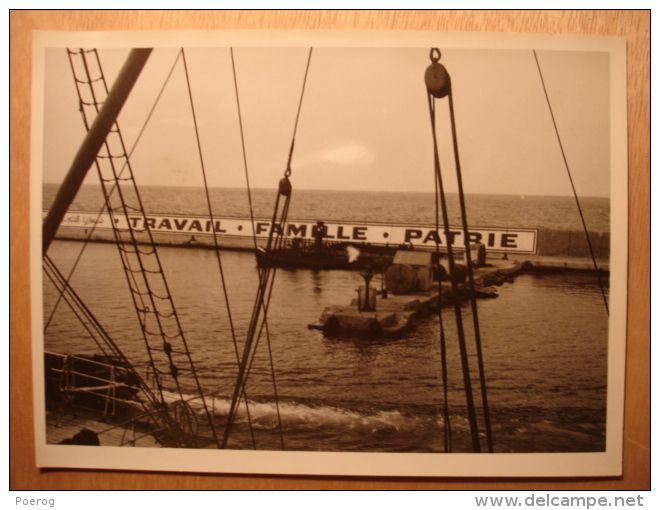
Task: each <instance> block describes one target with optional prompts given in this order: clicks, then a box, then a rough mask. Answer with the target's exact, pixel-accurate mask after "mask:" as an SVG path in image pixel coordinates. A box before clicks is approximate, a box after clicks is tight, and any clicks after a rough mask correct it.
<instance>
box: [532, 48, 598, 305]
mask: <svg viewBox="0 0 660 510" xmlns="http://www.w3.org/2000/svg"><path fill="white" fill-rule="evenodd" d="M533 52H534V60H536V67H537V68H538V70H539V76H540V77H541V85H543V93H544V94H545V100H546V102H547V103H548V110H550V117H551V118H552V125H553V126H554V128H555V134H556V135H557V141H558V142H559V149H560V150H561V156H562V158H563V159H564V166H565V167H566V173H567V174H568V180H569V181H570V183H571V188H572V190H573V196H574V197H575V204H576V205H577V209H578V212H579V213H580V220H582V228H583V229H584V235H585V236H586V239H587V244H588V245H589V253H590V254H591V260H592V262H593V264H594V269H595V271H596V277H597V278H598V285H599V286H600V292H601V294H602V295H603V302H604V303H605V311H606V312H607V315H608V317H609V315H610V309H609V306H608V304H607V296H606V294H605V285H604V284H603V282H602V280H601V277H600V269H599V268H598V263H597V262H596V255H595V253H594V248H593V246H592V244H591V237H590V236H589V230H588V229H587V222H586V221H585V219H584V214H583V213H582V207H580V199H579V198H578V194H577V190H576V189H575V184H574V182H573V176H572V175H571V170H570V168H569V167H568V160H567V159H566V153H565V152H564V145H563V144H562V142H561V137H560V136H559V129H558V128H557V121H556V120H555V115H554V113H553V111H552V105H551V104H550V97H549V96H548V90H547V89H546V87H545V80H544V79H543V73H542V72H541V65H540V64H539V57H538V55H537V54H536V50H533Z"/></svg>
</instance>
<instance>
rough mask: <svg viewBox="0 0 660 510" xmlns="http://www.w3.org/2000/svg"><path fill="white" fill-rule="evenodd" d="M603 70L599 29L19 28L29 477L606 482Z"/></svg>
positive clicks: (611, 418) (615, 217) (614, 233)
mask: <svg viewBox="0 0 660 510" xmlns="http://www.w3.org/2000/svg"><path fill="white" fill-rule="evenodd" d="M625 65H626V60H625V40H623V39H619V38H606V37H578V36H575V37H573V36H566V37H562V36H542V35H539V36H532V35H527V36H523V35H513V34H511V35H507V36H504V35H503V34H500V35H498V36H492V37H491V36H489V35H488V34H480V35H478V36H477V35H475V34H468V33H463V34H451V33H439V32H438V33H436V32H416V33H414V34H413V33H407V32H399V33H370V34H368V35H366V34H365V33H362V32H351V33H344V32H322V31H321V32H315V33H313V34H311V33H306V32H300V33H295V32H286V31H282V32H276V31H275V32H267V31H263V32H258V33H255V32H251V33H247V32H218V33H194V32H186V33H177V32H171V33H170V32H159V33H150V32H144V33H140V32H129V33H125V34H121V33H116V32H106V33H100V34H93V35H92V34H91V33H76V32H61V33H54V32H42V33H37V34H36V36H35V44H34V68H33V76H34V78H33V79H34V84H33V101H34V104H35V108H34V110H33V117H32V119H33V132H32V151H33V152H32V163H31V164H32V174H31V175H32V179H31V186H32V189H31V193H32V195H31V197H32V203H31V208H32V209H31V212H32V222H33V223H32V226H33V232H32V237H31V242H32V246H31V249H32V252H31V255H32V259H31V263H32V269H33V276H32V277H33V283H34V284H35V285H33V304H34V305H33V318H32V323H33V357H34V359H33V366H34V372H35V375H34V377H35V385H34V387H35V429H36V431H37V438H36V441H37V463H38V464H37V465H38V466H40V467H89V468H109V469H143V470H148V469H151V470H154V469H157V470H176V471H198V472H200V471H201V472H203V471H209V472H242V473H246V472H248V473H282V474H290V473H296V474H346V475H397V476H441V475H443V476H457V475H461V476H487V475H494V474H497V475H498V476H526V475H535V476H558V475H562V476H564V475H568V476H597V475H600V476H604V475H617V474H620V470H621V458H622V451H621V450H622V445H621V442H622V428H623V389H624V388H623V385H624V380H623V374H624V362H625V359H624V358H625V316H626V315H625V314H626V310H625V306H626V292H627V290H626V270H627V258H626V257H627V255H626V252H627V216H626V215H627V196H626V193H627V166H626V165H627V162H626V133H627V131H626V90H625ZM453 454H461V455H453ZM557 454H561V455H557Z"/></svg>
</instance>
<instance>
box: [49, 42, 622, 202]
mask: <svg viewBox="0 0 660 510" xmlns="http://www.w3.org/2000/svg"><path fill="white" fill-rule="evenodd" d="M441 52H442V57H441V60H440V63H442V64H443V65H444V66H445V67H446V69H447V71H448V73H449V75H450V76H451V80H452V87H453V98H454V108H455V117H456V118H455V122H456V129H457V142H458V148H459V157H460V163H461V168H462V176H463V187H464V190H465V192H466V193H491V194H513V195H571V194H572V189H571V185H570V181H569V179H568V176H567V172H566V168H565V164H564V161H563V158H562V153H561V149H560V145H559V142H558V140H557V135H556V134H555V130H554V127H553V123H552V118H551V116H550V111H549V109H548V104H547V102H546V98H545V94H544V91H543V86H542V83H541V79H540V76H539V70H538V68H537V65H536V61H535V59H534V54H533V52H532V51H531V50H519V49H513V50H502V49H497V50H496V49H460V48H453V49H446V50H444V49H442V48H441ZM179 53H180V48H156V49H155V50H154V51H153V53H152V54H151V56H150V57H149V60H148V62H147V64H146V66H145V68H144V70H143V72H142V74H141V76H140V78H139V80H138V82H137V84H136V86H135V88H134V90H133V91H132V93H131V96H130V97H129V99H128V101H127V103H126V105H125V106H124V108H123V110H122V112H121V114H120V116H119V119H118V122H119V126H120V129H121V132H122V135H123V137H124V141H125V143H126V145H127V147H128V148H129V149H130V148H132V147H133V146H134V145H135V149H134V150H133V154H132V156H131V162H132V167H133V170H134V173H135V178H136V181H137V182H138V184H141V185H176V186H201V185H203V178H202V171H201V168H202V166H201V162H200V154H199V150H198V148H197V142H196V138H195V129H194V123H193V115H192V109H191V104H190V99H189V96H188V88H187V84H186V76H185V72H184V67H183V61H182V59H181V57H180V55H179ZM308 54H309V48H307V47H291V48H282V47H278V48H272V47H271V48H254V47H237V48H235V49H234V64H235V70H236V80H237V90H238V98H237V94H236V88H235V85H234V72H233V69H232V59H231V53H230V49H229V48H227V47H217V48H199V47H195V48H190V49H186V50H185V58H186V63H187V67H188V72H189V79H190V86H191V91H192V97H193V104H194V111H195V116H196V119H197V126H198V130H199V134H200V142H201V147H202V149H201V153H202V158H203V164H204V168H205V171H206V174H207V179H208V182H209V185H210V186H219V187H245V186H246V171H245V163H244V159H243V149H242V144H241V131H240V123H239V113H238V112H239V104H240V115H241V120H242V125H243V132H244V139H245V158H246V161H247V173H248V176H249V180H250V185H251V186H252V187H253V188H273V187H275V186H276V185H277V182H278V181H279V179H280V178H281V177H282V175H283V173H284V171H285V169H286V163H287V159H288V154H289V148H290V145H291V141H292V137H293V131H294V124H295V118H296V113H297V110H298V104H299V101H300V97H301V90H302V85H303V79H304V75H305V68H306V64H307V59H308ZM99 55H100V58H101V64H102V66H103V69H104V73H105V75H106V79H107V80H108V83H109V84H111V83H112V82H113V80H114V78H115V77H116V75H117V73H118V72H119V70H120V69H121V66H122V64H123V62H124V60H125V58H126V56H127V55H128V50H127V49H100V50H99ZM538 60H539V64H540V67H541V71H542V73H543V78H544V80H545V84H546V86H547V90H548V95H549V100H550V103H551V105H552V109H553V113H554V115H555V119H556V121H557V126H558V130H559V134H560V137H561V141H562V143H563V145H564V150H565V154H566V159H567V161H568V165H569V168H570V170H571V173H572V176H573V179H574V182H575V186H576V189H577V192H578V194H579V195H580V196H600V197H607V196H609V195H610V184H609V183H610V136H611V135H610V127H611V123H610V86H609V76H610V61H609V54H608V53H606V52H586V51H549V50H544V51H539V52H538ZM429 64H430V60H429V48H358V47H355V48H328V47H319V48H314V50H313V52H312V56H311V60H310V67H309V73H308V77H307V82H306V87H305V91H304V95H303V99H302V106H301V112H300V119H299V123H298V127H297V131H296V136H295V149H294V153H293V158H292V175H291V181H292V183H293V186H294V188H298V189H333V190H344V189H346V190H373V191H420V192H433V190H434V174H433V144H432V134H431V124H430V117H429V108H428V102H427V94H426V88H425V85H424V72H425V70H426V68H427V67H428V65H429ZM171 69H173V72H172V76H171V78H170V80H169V81H168V82H167V84H166V85H165V88H164V89H163V93H162V97H161V98H160V100H159V101H158V104H157V105H156V108H155V110H154V113H153V115H152V117H151V119H150V120H149V122H148V123H147V124H146V127H145V121H146V119H147V117H148V115H149V112H150V110H151V109H152V107H153V105H154V103H155V101H156V98H157V96H158V94H159V92H160V91H161V89H162V87H163V85H164V83H165V80H166V77H167V75H168V73H169V72H170V70H171ZM44 83H45V87H44V136H43V143H44V145H43V156H44V158H43V160H44V165H43V180H44V182H60V181H61V180H62V179H63V177H64V175H66V172H67V171H68V169H69V166H70V164H71V162H72V160H73V158H74V155H75V153H76V151H77V149H78V147H79V145H80V143H81V141H82V139H83V137H84V135H85V132H84V129H83V124H82V120H81V117H80V114H79V112H78V104H77V95H76V92H75V87H74V83H73V79H72V76H71V68H70V65H69V62H68V58H67V55H66V51H65V49H64V48H52V49H51V48H49V49H47V50H46V58H45V69H44ZM237 99H238V101H237ZM436 116H437V117H436V118H437V125H438V143H439V152H440V159H441V166H442V169H443V176H444V177H443V179H444V180H445V189H446V191H448V192H454V191H456V180H455V177H454V175H455V167H454V155H453V150H452V145H451V136H450V133H451V132H450V122H449V118H450V117H449V110H448V105H447V100H446V99H437V100H436ZM143 128H144V133H143V134H142V135H141V137H140V139H139V142H138V143H137V145H136V139H137V137H138V135H139V133H140V131H141V130H142V129H143ZM86 182H96V178H95V176H94V175H91V176H89V177H88V179H87V181H86Z"/></svg>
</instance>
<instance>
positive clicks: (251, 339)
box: [222, 48, 312, 449]
mask: <svg viewBox="0 0 660 510" xmlns="http://www.w3.org/2000/svg"><path fill="white" fill-rule="evenodd" d="M311 57H312V48H310V50H309V55H308V58H307V66H306V69H305V76H304V79H303V84H302V90H301V94H300V101H299V103H298V111H297V114H296V120H295V123H294V129H293V136H292V139H291V147H290V150H289V157H288V161H287V165H286V169H285V171H284V176H283V178H282V179H280V182H279V184H278V190H277V196H276V199H275V206H274V208H273V217H272V220H271V228H270V232H269V235H268V240H267V243H266V258H265V260H266V262H265V264H264V265H263V267H262V268H261V270H260V271H259V286H258V288H257V296H256V299H255V303H254V306H253V309H252V317H251V320H250V325H249V328H248V333H247V337H246V342H245V345H244V348H243V356H242V358H241V363H240V365H239V374H238V377H237V380H236V386H235V388H234V393H233V396H232V401H231V405H230V409H229V414H228V417H227V424H226V427H225V434H224V438H223V442H222V447H223V448H226V446H227V442H228V440H229V436H230V434H231V430H232V427H233V423H234V420H235V418H236V409H237V406H238V400H239V395H240V394H241V391H242V388H244V386H245V384H246V382H247V378H248V376H249V373H250V369H251V365H252V362H253V361H254V358H255V353H256V347H257V346H258V343H259V338H260V336H261V332H262V331H263V330H264V328H265V330H266V337H267V342H268V352H269V356H270V363H271V369H272V370H273V372H272V373H273V385H274V389H275V404H276V408H277V416H278V422H279V426H280V430H281V428H282V425H281V416H280V410H279V397H278V395H277V388H276V381H275V377H274V368H273V367H274V363H273V358H272V348H271V342H270V335H269V333H268V325H267V317H268V305H269V303H270V298H271V296H272V290H273V285H274V281H275V274H276V267H275V264H271V263H270V261H269V256H270V254H271V253H272V252H273V251H274V250H277V249H279V248H281V247H282V245H283V242H284V239H285V237H286V233H285V232H286V228H285V227H286V222H287V218H288V214H289V206H290V203H291V193H292V186H291V181H290V180H289V177H290V176H291V160H292V157H293V150H294V146H295V136H296V131H297V128H298V120H299V118H300V110H301V107H302V101H303V96H304V92H305V85H306V83H307V76H308V73H309V65H310V61H311ZM282 197H284V199H283V200H282ZM280 202H282V204H281V205H280ZM253 235H255V236H256V233H255V232H254V229H253ZM262 312H263V320H262V319H261V314H262ZM260 321H261V324H259V323H260ZM255 337H256V341H255ZM281 440H282V448H283V449H284V442H283V441H284V439H283V436H281Z"/></svg>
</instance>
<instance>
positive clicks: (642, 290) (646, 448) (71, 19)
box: [9, 11, 651, 490]
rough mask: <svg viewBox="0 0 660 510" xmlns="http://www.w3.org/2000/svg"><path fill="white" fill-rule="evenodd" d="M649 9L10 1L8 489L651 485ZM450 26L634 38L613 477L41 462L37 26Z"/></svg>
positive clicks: (630, 66)
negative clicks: (621, 426)
mask: <svg viewBox="0 0 660 510" xmlns="http://www.w3.org/2000/svg"><path fill="white" fill-rule="evenodd" d="M650 25H651V15H650V11H458V12H455V11H248V12H246V11H215V12H213V11H203V12H195V11H185V12H181V11H166V12H160V11H149V12H125V11H108V12H98V11H11V12H10V56H11V61H10V95H11V96H10V99H11V101H10V165H11V166H10V209H11V215H10V228H11V230H10V300H11V307H10V358H9V360H10V367H11V368H10V382H11V386H10V488H11V489H172V488H178V489H192V490H194V489H258V490H260V489H327V490H332V489H484V490H486V489H526V490H539V489H616V490H625V489H636V490H644V489H650V483H651V482H650V459H651V456H650V442H651V438H650V436H651V433H650ZM257 28H259V29H365V30H453V31H488V32H526V33H562V34H591V35H616V36H623V37H626V38H627V40H628V140H629V169H630V173H629V186H630V189H629V200H630V211H629V222H630V245H629V254H630V260H629V282H628V286H629V289H630V292H629V297H628V344H627V366H626V370H627V380H626V405H625V431H624V475H623V477H622V478H610V479H530V480H523V479H515V480H512V479H447V478H445V479H433V478H423V479H422V478H420V479H402V478H337V477H333V478H325V477H295V476H290V477H281V476H280V477H268V476H242V475H196V474H163V473H134V472H101V471H84V470H38V469H37V468H35V461H34V437H33V435H34V430H33V421H32V420H33V415H32V379H31V368H30V367H31V361H30V321H29V317H30V294H29V291H30V287H29V267H28V228H29V217H28V198H29V192H28V186H29V130H30V118H29V113H30V94H31V90H30V69H31V59H30V46H31V35H32V31H33V30H35V29H41V30H146V29H148V30H157V29H194V30H198V29H257Z"/></svg>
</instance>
